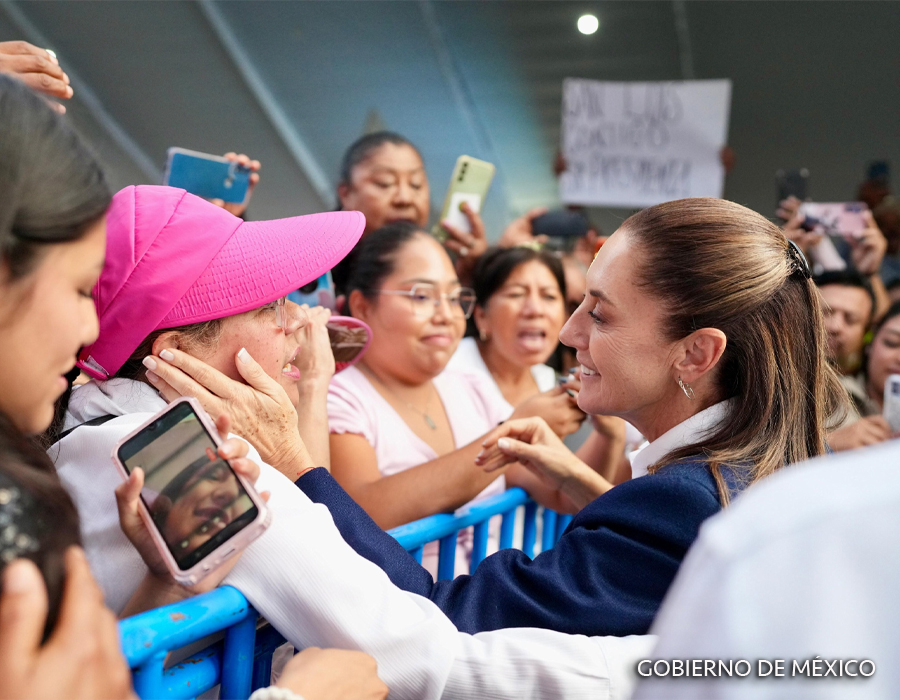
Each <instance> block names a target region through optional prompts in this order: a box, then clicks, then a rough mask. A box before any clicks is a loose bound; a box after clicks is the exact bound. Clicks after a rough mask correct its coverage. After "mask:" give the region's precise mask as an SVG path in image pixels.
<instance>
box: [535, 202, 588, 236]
mask: <svg viewBox="0 0 900 700" xmlns="http://www.w3.org/2000/svg"><path fill="white" fill-rule="evenodd" d="M589 228H590V225H589V224H588V220H587V219H586V218H585V216H584V214H582V213H581V212H579V211H571V210H569V209H557V210H555V211H548V212H547V213H546V214H542V215H541V216H538V217H536V218H535V219H534V220H533V221H532V222H531V231H532V233H533V234H534V235H535V236H540V235H544V236H550V237H551V238H581V237H582V236H584V235H585V234H587V232H588V229H589Z"/></svg>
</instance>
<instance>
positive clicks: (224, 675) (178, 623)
mask: <svg viewBox="0 0 900 700" xmlns="http://www.w3.org/2000/svg"><path fill="white" fill-rule="evenodd" d="M523 506H524V508H522V507H523ZM520 509H521V510H523V511H524V516H523V523H522V543H521V549H522V550H523V551H524V552H525V553H526V554H527V555H528V556H534V549H535V545H536V542H537V528H538V525H537V520H538V506H537V504H536V503H535V502H534V501H532V500H531V499H530V498H529V497H528V494H526V493H525V491H523V490H522V489H519V488H513V489H509V490H507V491H505V492H504V493H502V494H498V495H496V496H492V497H490V498H486V499H484V500H482V501H479V502H477V503H473V504H471V505H469V506H466V507H465V508H461V509H460V510H458V511H457V512H456V513H454V514H452V515H451V514H444V513H442V514H438V515H433V516H431V517H428V518H423V519H422V520H417V521H415V522H412V523H409V524H407V525H402V526H401V527H398V528H394V529H393V530H391V531H390V533H391V535H393V536H394V537H395V538H396V539H397V541H398V542H399V543H400V544H401V545H403V547H404V548H405V549H406V550H407V551H408V552H410V554H412V555H413V556H415V557H416V558H417V560H418V561H419V562H420V563H421V561H422V549H423V547H424V546H425V545H426V544H427V543H429V542H434V541H437V542H439V555H438V579H449V578H453V576H454V574H455V573H456V572H455V571H454V569H455V565H456V540H457V536H458V535H459V532H460V531H461V530H463V529H464V528H467V527H472V528H473V545H472V561H471V564H470V570H471V571H474V569H475V567H477V566H478V564H479V563H480V562H481V561H482V560H483V559H484V558H485V556H486V555H487V547H488V539H489V532H490V523H491V519H492V518H494V517H499V518H501V521H500V548H501V549H503V548H508V547H512V546H513V541H514V538H515V534H516V518H517V513H518V512H519V510H520ZM570 521H571V516H560V515H557V514H556V513H554V512H553V511H551V510H544V514H543V520H542V523H541V525H542V533H541V548H542V550H547V549H549V548H551V547H552V546H553V545H554V544H555V543H556V541H557V540H558V539H559V537H560V536H561V535H562V532H563V530H564V529H565V528H566V527H567V526H568V524H569V522H570ZM258 619H259V616H258V615H257V613H256V611H255V610H254V609H253V607H252V606H251V605H250V604H249V603H248V602H247V599H246V598H244V596H243V595H242V594H241V593H240V592H239V591H237V590H236V589H234V588H232V587H230V586H222V587H220V588H217V589H216V590H214V591H211V592H209V593H204V594H203V595H199V596H196V597H194V598H190V599H188V600H185V601H182V602H180V603H175V604H173V605H167V606H165V607H162V608H157V609H156V610H150V611H148V612H145V613H141V614H140V615H135V616H134V617H129V618H128V619H126V620H122V622H120V623H119V635H120V637H121V641H122V650H123V652H124V654H125V658H126V659H127V660H128V663H129V665H130V666H131V668H132V672H133V679H134V687H135V690H136V691H137V693H138V695H139V696H140V697H141V698H144V700H150V699H151V698H152V699H153V700H162V699H167V700H168V699H171V700H186V699H187V698H195V697H197V696H198V695H200V694H201V693H204V692H206V691H207V690H209V689H210V688H213V687H214V686H216V685H219V684H221V689H220V693H219V697H220V698H222V699H223V700H244V699H245V698H247V697H248V696H249V695H250V693H251V692H252V691H253V690H255V689H256V688H259V687H263V686H266V685H268V684H269V678H270V675H271V671H272V652H273V651H274V650H275V649H276V648H277V647H278V646H280V645H281V644H283V643H284V638H283V637H282V636H281V635H280V634H279V633H278V632H277V631H276V630H274V629H273V628H272V627H270V626H268V625H264V626H262V627H261V628H260V629H259V630H257V626H258V625H257V623H258ZM222 632H224V639H222V640H220V641H216V642H215V643H213V644H211V645H210V646H208V647H206V648H205V649H203V651H200V652H198V653H196V654H194V655H193V656H191V657H190V658H187V659H185V660H184V661H181V662H180V663H177V664H174V665H172V666H171V667H169V668H166V667H165V666H166V658H167V656H168V654H169V652H170V651H172V650H175V649H180V648H182V647H185V646H187V645H189V644H193V643H196V642H198V641H200V640H202V639H204V638H205V637H208V636H210V635H214V634H216V633H220V634H221V633H222Z"/></svg>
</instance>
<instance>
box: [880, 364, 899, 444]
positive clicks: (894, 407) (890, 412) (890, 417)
mask: <svg viewBox="0 0 900 700" xmlns="http://www.w3.org/2000/svg"><path fill="white" fill-rule="evenodd" d="M883 415H884V419H885V420H886V421H887V422H888V425H889V426H891V433H893V434H896V433H900V374H892V375H891V376H889V377H888V378H887V380H886V381H885V382H884V413H883Z"/></svg>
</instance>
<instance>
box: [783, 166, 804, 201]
mask: <svg viewBox="0 0 900 700" xmlns="http://www.w3.org/2000/svg"><path fill="white" fill-rule="evenodd" d="M775 185H776V187H777V189H778V202H779V203H780V202H782V201H783V200H785V199H787V198H788V197H796V198H797V199H799V200H800V201H801V202H802V201H804V200H805V199H806V198H807V197H809V170H807V169H806V168H799V169H797V170H779V171H778V172H776V173H775Z"/></svg>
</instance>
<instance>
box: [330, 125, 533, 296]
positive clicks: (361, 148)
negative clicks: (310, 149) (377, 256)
mask: <svg viewBox="0 0 900 700" xmlns="http://www.w3.org/2000/svg"><path fill="white" fill-rule="evenodd" d="M337 198H338V208H339V209H346V210H350V209H355V210H357V211H360V212H362V213H363V215H364V216H365V217H366V228H365V231H364V232H363V237H365V236H367V235H368V234H369V233H371V232H372V231H375V230H376V229H379V228H381V227H382V226H384V225H385V224H390V223H395V222H401V221H405V222H408V223H411V224H415V225H416V226H418V227H419V228H422V229H426V228H427V226H428V218H429V215H430V211H431V199H430V187H429V182H428V175H427V173H426V172H425V163H424V161H423V159H422V155H421V153H420V152H419V149H418V148H416V147H415V146H414V145H413V144H412V143H411V142H410V141H409V140H408V139H406V138H405V137H403V136H401V135H400V134H396V133H393V132H390V131H378V132H375V133H372V134H366V135H365V136H362V137H360V138H359V139H357V140H356V141H354V142H353V143H352V144H351V145H350V147H349V148H347V150H346V151H345V152H344V156H343V158H342V159H341V166H340V176H339V181H338V188H337ZM461 211H462V214H463V216H465V218H466V220H467V221H468V223H469V229H470V231H469V232H466V231H464V230H462V229H461V228H460V227H459V226H456V225H454V224H453V223H451V222H448V221H441V222H439V225H440V226H441V228H442V229H443V230H444V231H446V233H447V240H446V242H445V243H444V245H445V247H446V248H447V249H448V250H450V251H452V252H453V253H455V254H456V256H457V260H456V268H457V272H458V273H459V276H460V278H461V279H462V280H463V281H468V279H469V277H470V276H471V273H472V269H473V267H474V265H475V262H476V261H477V260H478V258H479V257H481V255H483V254H484V252H485V251H486V250H487V248H488V242H487V234H486V232H485V228H484V222H483V221H482V220H481V216H479V214H478V212H476V211H474V210H473V209H472V208H471V207H470V206H469V205H468V204H467V203H463V204H462V206H461ZM546 211H547V210H546V209H535V210H533V211H531V212H529V213H528V214H527V215H526V216H524V217H521V218H519V219H516V220H514V221H513V222H511V223H510V224H509V226H508V227H507V231H506V232H505V233H504V236H503V238H502V240H503V241H509V245H515V244H516V243H519V242H521V241H522V240H525V239H531V234H530V221H531V219H533V218H535V217H536V216H539V215H540V214H543V213H545V212H546ZM353 258H354V255H353V254H351V255H350V256H348V257H347V258H346V259H345V260H344V261H343V262H341V263H340V264H338V265H337V266H336V268H335V269H334V270H333V271H332V275H333V277H334V284H335V288H336V289H337V292H338V294H341V293H343V289H344V286H345V284H346V282H347V275H348V274H349V272H350V268H351V267H352V263H353Z"/></svg>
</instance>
